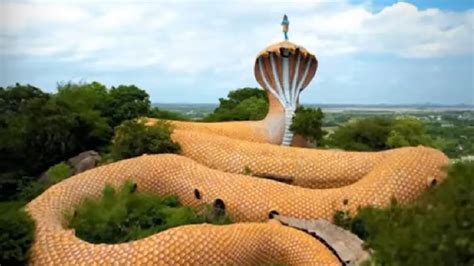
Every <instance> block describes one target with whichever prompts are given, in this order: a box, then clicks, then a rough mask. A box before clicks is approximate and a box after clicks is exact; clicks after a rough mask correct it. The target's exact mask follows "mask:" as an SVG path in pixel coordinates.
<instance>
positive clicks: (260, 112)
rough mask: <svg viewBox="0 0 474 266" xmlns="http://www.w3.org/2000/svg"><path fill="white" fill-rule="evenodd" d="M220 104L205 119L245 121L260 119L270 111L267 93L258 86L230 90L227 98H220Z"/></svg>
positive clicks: (210, 120)
mask: <svg viewBox="0 0 474 266" xmlns="http://www.w3.org/2000/svg"><path fill="white" fill-rule="evenodd" d="M219 102H220V103H219V106H218V107H217V108H216V109H215V110H214V112H213V113H211V114H209V115H208V116H207V117H205V118H204V119H203V120H204V121H207V122H216V121H244V120H260V119H263V118H264V117H265V115H266V114H267V112H268V98H267V95H266V93H265V92H264V91H263V90H261V89H258V88H242V89H237V90H233V91H231V92H229V94H228V95H227V98H220V99H219Z"/></svg>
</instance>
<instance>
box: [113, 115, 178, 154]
mask: <svg viewBox="0 0 474 266" xmlns="http://www.w3.org/2000/svg"><path fill="white" fill-rule="evenodd" d="M171 132H172V129H171V128H170V126H169V125H168V124H167V123H166V122H163V121H158V123H157V124H155V125H153V126H145V125H144V124H143V123H140V122H138V121H136V120H128V121H125V122H124V123H122V124H121V125H120V126H118V127H117V128H116V129H115V136H114V139H113V141H112V146H111V153H112V158H114V159H115V160H121V159H126V158H130V157H135V156H139V155H141V154H144V153H149V154H155V153H177V152H178V151H179V150H180V146H179V144H178V143H175V142H173V141H172V140H171Z"/></svg>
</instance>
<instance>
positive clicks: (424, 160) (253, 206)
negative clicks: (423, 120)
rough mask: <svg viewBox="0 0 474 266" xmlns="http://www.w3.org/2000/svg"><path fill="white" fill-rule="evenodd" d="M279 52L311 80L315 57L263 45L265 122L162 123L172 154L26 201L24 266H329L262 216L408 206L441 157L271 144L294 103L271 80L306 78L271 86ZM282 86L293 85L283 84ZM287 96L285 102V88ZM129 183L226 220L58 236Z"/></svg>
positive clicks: (313, 248)
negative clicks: (133, 233) (92, 204)
mask: <svg viewBox="0 0 474 266" xmlns="http://www.w3.org/2000/svg"><path fill="white" fill-rule="evenodd" d="M279 54H281V55H282V56H283V57H285V56H287V57H288V56H289V59H288V62H287V64H288V65H289V66H295V65H297V64H299V62H300V61H301V62H303V65H306V66H307V67H306V69H309V70H306V72H308V71H309V72H311V71H312V73H310V76H311V75H314V72H315V71H316V66H317V61H316V60H315V58H314V56H312V55H311V54H309V53H307V51H305V50H303V49H302V48H300V47H296V46H294V45H293V44H291V43H289V42H284V43H282V44H279V45H276V46H271V47H270V48H269V49H268V50H267V51H266V52H264V53H263V54H262V55H261V56H263V57H264V58H262V57H261V56H259V57H258V58H257V62H256V72H257V71H258V74H256V76H257V79H261V80H266V81H262V83H263V84H264V85H263V87H264V88H265V89H266V90H267V91H269V93H268V94H269V101H270V110H269V113H268V115H267V117H266V118H265V119H264V120H262V121H251V122H228V123H194V122H172V125H173V126H174V127H175V130H174V132H173V134H172V139H173V140H174V141H177V142H179V143H180V145H181V147H182V152H181V156H178V155H143V156H140V157H136V158H132V159H128V160H122V161H118V162H115V163H111V164H108V165H105V166H101V167H97V168H95V169H92V170H89V171H86V172H84V173H80V174H78V175H76V176H73V177H70V178H68V179H66V180H64V181H62V182H60V183H58V184H56V185H54V186H52V187H51V188H49V189H48V190H47V191H45V192H44V193H43V194H42V195H40V196H39V197H37V198H36V199H34V200H33V201H32V202H30V203H29V204H28V205H27V210H28V212H29V213H30V214H31V215H32V217H33V219H34V220H35V222H36V231H35V236H36V239H35V242H34V244H33V247H32V249H31V264H34V265H50V264H55V265H72V264H74V265H78V264H82V265H90V264H93V265H95V264H116V265H118V264H136V265H143V264H150V265H157V264H159V265H178V264H179V265H261V264H265V263H286V264H291V265H340V261H339V259H338V258H337V256H335V255H334V254H333V253H332V252H331V251H330V250H329V249H328V248H327V247H326V246H324V245H323V244H322V243H321V242H320V241H318V240H317V239H315V238H313V237H312V236H310V235H308V234H306V233H304V232H302V231H299V230H296V229H293V228H290V227H287V226H283V225H281V224H279V223H278V222H277V221H274V220H271V221H268V219H269V215H270V213H271V212H277V213H279V214H281V215H285V216H291V217H296V218H302V219H316V218H323V219H328V220H331V219H332V216H333V214H334V212H335V211H336V210H347V211H350V212H352V213H355V212H356V211H357V208H359V207H362V206H368V205H375V206H386V205H388V204H389V203H390V201H391V200H392V199H396V200H397V201H398V202H401V203H406V202H410V201H412V200H414V199H416V197H418V196H419V195H420V194H421V193H422V192H423V191H425V190H426V189H427V188H428V187H430V186H431V185H432V184H435V183H437V182H438V181H442V180H443V178H444V177H445V174H444V172H443V171H442V170H441V167H442V166H443V165H445V164H447V161H448V160H447V158H446V156H445V155H444V154H443V153H441V152H439V151H437V150H434V149H430V148H425V147H421V146H420V147H407V148H400V149H394V150H389V151H384V152H374V153H369V152H344V151H332V150H315V149H304V148H295V147H284V146H277V145H274V144H279V143H284V142H285V141H287V140H288V139H289V137H291V136H292V135H291V134H290V135H289V133H288V124H287V122H288V119H287V115H288V112H290V111H291V108H292V107H291V104H292V103H291V102H290V103H289V107H288V106H285V104H288V102H285V101H284V99H291V100H292V101H293V103H296V102H297V95H299V94H296V93H294V94H288V95H287V96H288V97H286V96H285V97H283V96H282V98H281V99H278V95H277V94H276V93H274V92H272V90H273V89H275V88H277V87H278V86H276V85H275V84H277V82H280V81H279V80H281V82H283V83H285V82H284V81H285V79H284V78H282V79H278V77H277V76H276V74H275V73H277V74H278V73H279V74H280V75H284V73H286V74H287V75H289V77H290V79H289V80H290V81H292V80H294V79H295V77H296V76H298V74H296V73H299V72H298V71H300V72H301V73H300V74H301V75H300V76H301V77H305V79H302V80H303V81H302V82H300V83H301V86H299V89H301V90H302V88H304V87H305V86H306V85H307V84H308V83H309V80H310V79H308V78H306V77H307V74H306V76H305V74H304V72H305V70H304V69H305V68H303V67H301V68H300V70H298V71H289V72H288V71H287V72H285V71H283V70H284V69H286V67H285V64H283V66H282V67H281V69H280V70H279V68H278V67H275V68H273V69H274V71H275V72H274V74H275V75H273V79H272V78H271V77H272V75H270V74H269V72H268V69H272V67H271V66H272V64H273V63H272V62H274V61H275V60H277V59H278V57H277V56H278V55H279ZM291 55H295V56H296V57H294V56H293V57H291ZM272 58H273V59H272ZM298 58H300V59H298ZM301 58H302V59H301ZM282 62H284V58H283V59H282ZM314 64H315V65H314ZM259 66H260V67H259ZM263 66H267V67H263ZM311 78H312V76H311ZM283 83H282V84H281V85H284V84H283ZM291 83H294V84H298V83H297V82H287V85H288V84H291ZM282 88H283V89H284V88H285V86H281V88H280V89H282ZM289 88H290V89H289V92H290V93H293V92H294V89H295V88H296V87H293V90H291V86H290V87H289ZM275 91H276V89H275ZM279 91H280V92H281V90H279ZM298 93H299V92H298ZM280 96H281V95H280ZM292 97H293V98H292ZM282 99H283V100H282ZM154 122H155V120H153V119H149V120H148V121H147V123H148V124H153V123H154ZM245 169H250V171H251V173H252V174H255V175H274V176H286V177H290V178H291V180H292V185H288V184H284V183H280V182H275V181H273V180H267V179H263V178H258V177H253V176H248V175H242V173H243V172H244V170H245ZM130 179H131V180H133V181H134V182H136V184H137V185H138V190H139V191H144V192H152V193H159V194H161V195H171V194H173V195H177V196H178V197H179V199H180V201H181V202H182V203H183V204H185V205H188V206H198V205H201V204H203V203H208V204H214V203H215V202H217V201H219V202H222V203H223V204H224V206H225V210H226V212H227V213H228V214H229V215H230V216H231V218H232V220H233V221H235V222H237V223H236V224H232V225H222V226H215V225H206V224H203V225H188V226H181V227H177V228H173V229H170V230H166V231H163V232H160V233H158V234H155V235H153V236H150V237H147V238H144V239H140V240H137V241H132V242H129V243H123V244H111V245H110V244H91V243H87V242H85V241H82V240H80V239H78V238H77V237H76V236H75V235H74V231H73V230H72V229H70V228H68V225H67V222H66V220H65V218H64V212H66V211H70V210H71V209H73V208H74V207H75V206H77V204H79V203H80V202H81V200H83V199H84V198H86V197H96V198H97V197H99V196H100V195H101V191H102V189H103V188H104V186H105V185H106V184H110V185H112V186H114V187H119V186H121V185H122V184H123V183H124V182H125V181H127V180H130ZM196 192H198V194H199V195H200V196H199V197H196V196H195V195H196Z"/></svg>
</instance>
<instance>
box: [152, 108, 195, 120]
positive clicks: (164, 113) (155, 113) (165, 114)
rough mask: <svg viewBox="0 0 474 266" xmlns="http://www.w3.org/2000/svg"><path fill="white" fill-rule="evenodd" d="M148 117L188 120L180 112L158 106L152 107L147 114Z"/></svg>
mask: <svg viewBox="0 0 474 266" xmlns="http://www.w3.org/2000/svg"><path fill="white" fill-rule="evenodd" d="M148 117H154V118H161V119H166V120H179V121H186V120H189V119H188V118H187V117H185V116H184V115H182V114H180V113H175V112H171V111H168V110H164V109H160V108H158V107H153V108H152V109H151V111H150V113H149V114H148Z"/></svg>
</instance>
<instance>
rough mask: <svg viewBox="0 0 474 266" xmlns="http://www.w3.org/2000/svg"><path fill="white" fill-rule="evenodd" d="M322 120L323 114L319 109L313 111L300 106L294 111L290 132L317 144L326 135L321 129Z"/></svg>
mask: <svg viewBox="0 0 474 266" xmlns="http://www.w3.org/2000/svg"><path fill="white" fill-rule="evenodd" d="M323 118H324V114H323V112H322V111H321V108H318V109H315V108H305V107H303V106H300V107H298V108H297V109H296V111H295V116H294V117H293V123H292V124H291V127H290V130H291V131H293V132H294V133H296V134H298V135H301V136H303V137H305V138H307V139H308V140H309V141H311V142H312V143H314V144H317V143H319V142H320V141H321V140H322V139H323V136H324V135H325V134H326V132H325V131H324V130H322V128H321V127H322V120H323Z"/></svg>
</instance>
